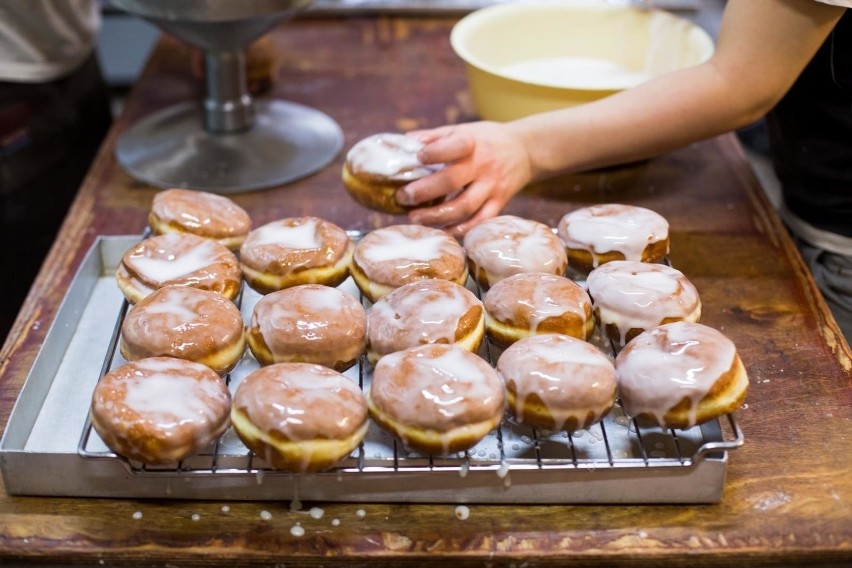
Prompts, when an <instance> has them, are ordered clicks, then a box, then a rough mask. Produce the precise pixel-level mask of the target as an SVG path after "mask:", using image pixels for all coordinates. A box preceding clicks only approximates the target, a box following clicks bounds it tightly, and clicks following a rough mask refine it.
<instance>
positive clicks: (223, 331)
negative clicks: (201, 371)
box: [120, 286, 246, 375]
mask: <svg viewBox="0 0 852 568" xmlns="http://www.w3.org/2000/svg"><path fill="white" fill-rule="evenodd" d="M244 330H245V326H244V324H243V319H242V314H241V313H240V311H239V309H237V307H236V306H235V305H234V304H233V303H232V302H231V301H230V300H228V299H226V298H223V297H222V296H220V295H218V294H216V293H214V292H208V291H206V290H199V289H197V288H190V287H184V286H166V287H163V288H160V289H159V290H156V291H155V292H153V293H151V294H150V295H148V296H147V297H145V298H144V299H142V300H141V301H140V302H139V303H137V304H136V305H135V306H133V307H132V308H131V309H130V311H129V312H128V313H127V315H126V317H125V318H124V321H123V322H122V326H121V343H120V350H121V354H122V356H123V357H124V358H125V359H127V360H128V361H136V360H138V359H144V358H146V357H176V358H178V359H186V360H188V361H195V362H196V363H201V364H202V365H206V366H208V367H210V368H211V369H213V370H214V371H215V372H216V373H217V374H219V375H225V374H226V373H228V372H230V371H231V370H232V369H233V368H234V367H235V366H236V365H237V363H238V362H239V360H240V359H241V358H242V356H243V352H244V351H245V347H246V340H245V333H244Z"/></svg>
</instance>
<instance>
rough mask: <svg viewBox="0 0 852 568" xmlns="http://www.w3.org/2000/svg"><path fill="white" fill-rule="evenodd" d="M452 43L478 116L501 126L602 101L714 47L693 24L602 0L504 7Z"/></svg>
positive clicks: (468, 24) (474, 21) (486, 11)
mask: <svg viewBox="0 0 852 568" xmlns="http://www.w3.org/2000/svg"><path fill="white" fill-rule="evenodd" d="M450 42H451V44H452V47H453V49H454V50H455V52H456V54H458V56H459V57H460V58H461V59H462V60H463V61H464V62H465V64H466V67H467V76H468V82H469V85H470V91H471V94H472V96H473V102H474V105H475V107H476V111H477V112H478V113H479V115H480V117H482V118H484V119H486V120H497V121H506V120H512V119H515V118H519V117H522V116H526V115H529V114H533V113H537V112H542V111H547V110H553V109H557V108H562V107H566V106H571V105H576V104H581V103H586V102H590V101H593V100H596V99H600V98H603V97H605V96H608V95H611V94H613V93H615V92H618V91H620V90H623V89H626V88H629V87H631V86H633V85H635V84H638V83H639V82H641V81H643V80H647V79H648V78H650V77H653V76H655V75H659V74H661V73H665V72H667V71H671V70H674V69H678V68H682V67H688V66H691V65H696V64H698V63H701V62H703V61H706V60H707V59H709V58H710V56H711V55H712V54H713V49H714V46H713V40H712V39H711V38H710V36H709V35H708V34H707V33H706V32H705V31H704V30H702V29H701V28H699V27H698V26H696V25H695V24H693V23H691V22H689V21H688V20H686V19H683V18H681V17H678V16H675V15H673V14H671V13H668V12H664V11H661V10H653V9H644V8H638V7H629V6H623V5H617V4H611V3H608V2H603V1H602V0H573V1H568V0H565V1H556V2H525V1H522V2H509V3H505V4H497V5H495V6H491V7H488V8H483V9H481V10H477V11H475V12H472V13H470V14H468V15H467V16H465V17H464V18H462V19H461V20H460V21H459V22H458V23H457V24H456V25H455V27H454V28H453V30H452V33H451V35H450Z"/></svg>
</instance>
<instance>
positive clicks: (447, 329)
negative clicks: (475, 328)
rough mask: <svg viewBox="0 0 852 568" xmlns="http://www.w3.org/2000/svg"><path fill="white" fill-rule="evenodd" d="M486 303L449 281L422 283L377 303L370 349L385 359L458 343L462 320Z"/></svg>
mask: <svg viewBox="0 0 852 568" xmlns="http://www.w3.org/2000/svg"><path fill="white" fill-rule="evenodd" d="M476 306H480V307H481V306H482V303H481V302H480V301H479V300H478V299H477V298H476V296H474V295H473V293H472V292H471V291H470V290H468V289H467V288H465V287H463V286H460V285H458V284H455V283H453V282H449V281H446V280H434V279H427V280H420V281H416V282H411V283H409V284H406V285H405V286H402V287H401V288H397V289H396V290H394V291H393V292H391V293H390V294H388V295H387V296H385V297H384V298H382V299H381V300H379V301H378V302H376V303H375V304H374V305H373V307H372V309H371V310H370V314H369V316H368V318H367V337H368V339H369V342H370V349H371V350H372V351H375V352H377V353H379V354H381V355H384V354H387V353H391V352H393V351H400V350H402V349H405V348H408V347H414V346H415V345H421V344H426V343H438V342H446V343H454V342H455V340H456V338H455V335H456V329H457V328H458V325H459V319H460V318H461V317H462V316H463V315H464V314H466V313H467V312H468V311H469V310H470V309H472V308H474V307H476Z"/></svg>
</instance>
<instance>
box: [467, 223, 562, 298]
mask: <svg viewBox="0 0 852 568" xmlns="http://www.w3.org/2000/svg"><path fill="white" fill-rule="evenodd" d="M464 248H465V251H466V252H467V255H468V258H470V259H471V261H473V262H474V263H475V264H476V265H477V266H479V267H481V268H483V269H484V270H485V271H487V273H488V274H489V281H488V285H489V286H493V285H494V284H496V283H497V282H499V281H500V280H502V279H503V278H506V277H507V276H511V275H513V274H519V273H521V272H547V273H550V274H558V275H562V274H564V273H565V269H566V267H567V265H568V259H567V257H566V255H565V247H564V246H563V245H562V243H561V242H560V241H559V238H558V237H557V236H556V235H554V234H553V231H551V230H550V227H548V226H547V225H544V224H542V223H538V222H536V221H530V220H527V219H522V218H520V217H515V216H512V215H502V216H500V217H494V218H492V219H488V220H486V221H483V222H482V223H480V224H479V225H476V226H475V227H474V228H473V229H471V230H470V231H469V232H468V233H467V235H465V238H464Z"/></svg>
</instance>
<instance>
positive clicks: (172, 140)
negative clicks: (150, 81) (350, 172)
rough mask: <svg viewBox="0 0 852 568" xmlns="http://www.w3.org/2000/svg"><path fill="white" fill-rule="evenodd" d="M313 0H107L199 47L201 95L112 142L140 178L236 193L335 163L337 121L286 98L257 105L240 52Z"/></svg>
mask: <svg viewBox="0 0 852 568" xmlns="http://www.w3.org/2000/svg"><path fill="white" fill-rule="evenodd" d="M311 2H312V0H241V1H235V0H180V1H175V0H114V2H113V4H114V5H115V6H117V7H119V8H121V9H123V10H125V11H127V12H129V13H131V14H133V15H136V16H139V17H141V18H144V19H146V20H149V21H150V22H152V23H154V24H155V25H157V26H158V27H160V28H161V29H162V30H163V31H165V32H167V33H169V34H171V35H174V36H175V37H178V38H180V39H181V40H183V41H186V42H187V43H190V44H192V45H194V46H196V47H199V48H201V49H203V50H204V51H205V56H204V64H205V80H206V87H207V93H206V96H205V98H204V101H203V103H202V104H199V103H195V102H193V103H184V104H180V105H176V106H173V107H170V108H167V109H164V110H162V111H160V112H159V113H157V114H155V115H153V116H150V117H147V118H145V119H143V120H142V121H141V122H139V123H138V124H136V125H135V126H134V127H133V128H131V129H130V130H129V131H128V132H126V133H124V134H123V135H122V136H121V138H120V139H119V141H118V144H117V146H116V157H117V158H118V162H119V163H120V164H121V165H122V166H123V167H124V169H126V170H127V172H128V173H129V174H130V175H132V176H133V177H135V178H136V179H139V180H142V181H145V182H148V183H151V184H153V185H157V186H160V187H188V188H192V189H203V190H206V191H212V192H216V193H240V192H244V191H253V190H257V189H263V188H268V187H274V186H277V185H282V184H285V183H288V182H291V181H294V180H297V179H299V178H302V177H304V176H306V175H308V174H311V173H314V172H316V171H317V170H319V169H320V168H322V167H324V166H326V165H327V164H328V163H329V162H331V161H332V160H333V159H334V158H335V156H337V154H338V152H340V149H341V147H342V145H343V133H342V132H341V130H340V127H339V126H338V125H337V123H336V122H335V121H334V120H332V119H331V118H330V117H329V116H327V115H326V114H324V113H322V112H320V111H318V110H315V109H313V108H310V107H307V106H304V105H300V104H295V103H289V102H284V101H265V102H260V103H259V104H254V102H253V101H252V99H251V96H250V95H249V93H248V90H247V86H246V70H245V57H244V55H243V49H244V48H245V47H246V45H248V44H249V43H250V42H252V41H253V40H255V39H256V38H257V37H258V36H260V35H262V34H263V33H264V32H266V31H268V30H269V29H270V28H271V27H272V26H274V25H275V24H277V23H278V22H280V21H282V20H284V19H286V18H289V17H292V16H293V15H294V14H295V13H296V12H297V11H299V10H301V9H302V8H305V7H307V6H308V5H310V4H311Z"/></svg>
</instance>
